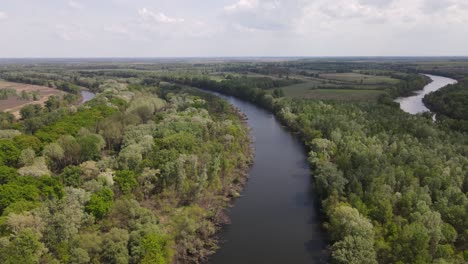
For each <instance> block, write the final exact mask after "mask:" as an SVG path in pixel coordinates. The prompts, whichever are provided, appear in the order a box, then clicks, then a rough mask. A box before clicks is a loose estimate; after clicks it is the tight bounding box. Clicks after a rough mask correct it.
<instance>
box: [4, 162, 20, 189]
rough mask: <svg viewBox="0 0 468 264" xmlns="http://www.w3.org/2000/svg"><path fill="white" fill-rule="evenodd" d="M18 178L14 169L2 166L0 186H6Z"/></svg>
mask: <svg viewBox="0 0 468 264" xmlns="http://www.w3.org/2000/svg"><path fill="white" fill-rule="evenodd" d="M16 177H18V173H17V172H16V170H15V169H14V168H11V167H7V166H0V185H2V184H6V183H8V182H10V181H12V180H14V179H16Z"/></svg>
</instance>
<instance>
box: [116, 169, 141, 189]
mask: <svg viewBox="0 0 468 264" xmlns="http://www.w3.org/2000/svg"><path fill="white" fill-rule="evenodd" d="M114 180H115V182H116V183H117V185H118V186H119V189H120V191H122V193H123V194H130V193H131V192H132V191H133V189H135V188H136V187H137V186H138V181H137V180H136V178H135V173H134V172H133V171H129V170H123V171H117V172H116V173H115V178H114Z"/></svg>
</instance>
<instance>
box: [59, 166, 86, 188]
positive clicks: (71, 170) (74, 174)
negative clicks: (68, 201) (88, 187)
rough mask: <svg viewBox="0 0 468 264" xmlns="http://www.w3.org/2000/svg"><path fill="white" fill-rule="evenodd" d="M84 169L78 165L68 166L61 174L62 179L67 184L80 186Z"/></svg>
mask: <svg viewBox="0 0 468 264" xmlns="http://www.w3.org/2000/svg"><path fill="white" fill-rule="evenodd" d="M82 174H83V171H82V170H81V168H80V167H77V166H68V167H66V168H65V169H64V170H63V171H62V173H61V174H60V176H59V177H60V180H61V181H62V183H63V184H64V185H65V186H71V187H75V188H77V187H80V186H81V183H82V181H83V179H82V177H81V175H82Z"/></svg>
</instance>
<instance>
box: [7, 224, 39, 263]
mask: <svg viewBox="0 0 468 264" xmlns="http://www.w3.org/2000/svg"><path fill="white" fill-rule="evenodd" d="M0 245H1V246H0V262H1V263H5V264H17V263H24V264H33V263H39V259H40V257H41V256H42V254H43V253H45V247H44V245H43V244H42V243H41V242H40V241H39V237H38V235H37V234H35V233H34V232H32V231H31V230H24V231H22V232H20V233H19V234H17V235H15V236H13V235H12V236H11V237H10V238H6V237H3V238H1V239H0Z"/></svg>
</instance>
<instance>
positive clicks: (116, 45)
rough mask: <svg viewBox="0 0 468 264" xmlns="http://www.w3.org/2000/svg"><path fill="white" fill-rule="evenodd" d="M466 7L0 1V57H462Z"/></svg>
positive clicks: (295, 0)
mask: <svg viewBox="0 0 468 264" xmlns="http://www.w3.org/2000/svg"><path fill="white" fill-rule="evenodd" d="M467 25H468V1H466V0H99V1H98V0H40V1H39V0H1V1H0V32H1V36H2V38H1V40H0V57H185V56H192V57H201V56H398V55H403V56H405V55H411V56H426V55H432V56H441V55H468V26H467Z"/></svg>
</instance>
